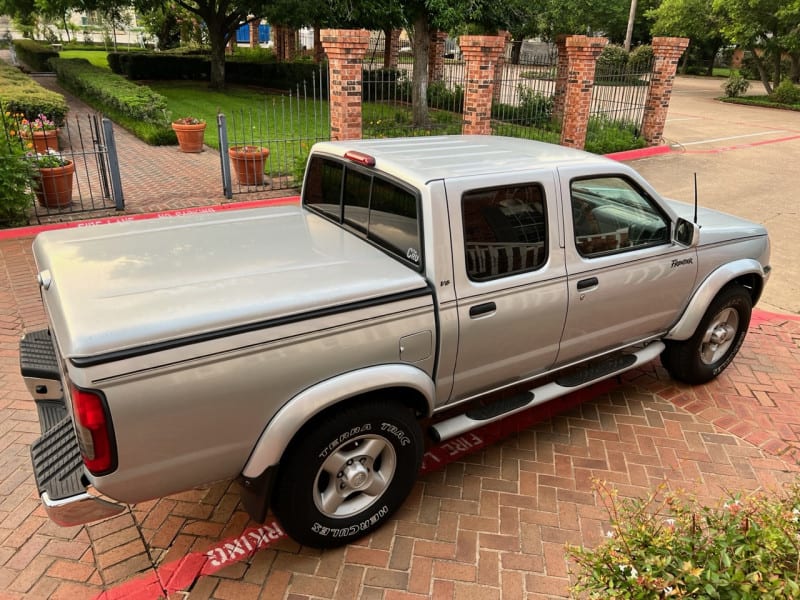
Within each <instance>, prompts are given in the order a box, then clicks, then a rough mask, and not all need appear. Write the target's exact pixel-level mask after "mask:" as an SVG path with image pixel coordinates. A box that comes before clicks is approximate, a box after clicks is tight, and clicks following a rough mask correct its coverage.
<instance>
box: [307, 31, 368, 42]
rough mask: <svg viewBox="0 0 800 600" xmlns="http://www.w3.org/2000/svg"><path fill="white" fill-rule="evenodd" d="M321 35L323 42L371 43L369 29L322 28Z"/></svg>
mask: <svg viewBox="0 0 800 600" xmlns="http://www.w3.org/2000/svg"><path fill="white" fill-rule="evenodd" d="M319 36H320V40H321V41H322V42H323V43H325V42H328V43H337V42H338V43H345V42H346V43H348V44H352V43H357V44H358V43H360V44H367V45H368V44H369V31H367V30H366V29H322V30H320V32H319Z"/></svg>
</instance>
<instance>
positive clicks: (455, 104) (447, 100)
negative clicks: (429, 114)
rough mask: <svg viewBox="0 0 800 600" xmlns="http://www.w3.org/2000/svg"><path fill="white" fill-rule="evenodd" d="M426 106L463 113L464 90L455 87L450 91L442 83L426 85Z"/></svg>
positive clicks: (458, 86)
mask: <svg viewBox="0 0 800 600" xmlns="http://www.w3.org/2000/svg"><path fill="white" fill-rule="evenodd" d="M428 106H430V107H431V108H439V109H442V110H449V111H453V112H464V88H463V87H461V86H460V85H456V86H455V87H454V88H453V89H450V88H449V87H447V84H446V83H444V82H443V81H433V82H431V83H430V84H429V85H428Z"/></svg>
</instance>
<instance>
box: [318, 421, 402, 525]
mask: <svg viewBox="0 0 800 600" xmlns="http://www.w3.org/2000/svg"><path fill="white" fill-rule="evenodd" d="M396 468H397V454H396V453H395V450H394V446H392V444H391V443H389V441H388V440H386V439H385V438H383V437H380V436H375V435H362V436H359V437H357V438H355V439H354V440H352V441H350V442H347V443H346V444H343V445H342V446H340V447H339V448H337V449H336V450H335V451H334V452H333V453H332V454H331V455H330V456H328V458H326V459H325V462H323V463H322V466H321V467H320V468H319V471H317V476H316V477H315V478H314V492H313V494H314V504H315V505H316V507H317V509H318V510H319V511H320V512H321V513H322V514H323V515H325V516H326V517H329V518H334V519H341V518H346V517H350V516H352V515H355V514H358V513H360V512H361V511H362V510H364V509H366V508H367V507H369V506H370V505H372V504H373V503H375V502H376V501H378V499H380V497H381V496H383V493H384V492H385V491H386V490H387V489H388V488H389V485H390V484H391V482H392V478H393V477H394V473H395V470H396Z"/></svg>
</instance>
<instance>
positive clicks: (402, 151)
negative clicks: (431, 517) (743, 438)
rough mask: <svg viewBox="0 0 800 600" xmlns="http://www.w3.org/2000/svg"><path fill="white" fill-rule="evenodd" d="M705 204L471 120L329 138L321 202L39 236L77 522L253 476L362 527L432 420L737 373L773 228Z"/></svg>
mask: <svg viewBox="0 0 800 600" xmlns="http://www.w3.org/2000/svg"><path fill="white" fill-rule="evenodd" d="M695 212H696V208H694V207H692V206H689V205H685V204H680V203H677V202H673V201H669V200H666V199H664V198H662V197H660V196H659V195H658V193H657V192H656V191H655V190H653V189H652V188H651V187H650V186H649V185H648V184H647V182H645V181H644V180H643V179H642V178H641V177H640V176H639V175H638V174H637V173H636V172H635V171H634V170H633V169H631V168H629V167H627V166H625V165H623V164H619V163H616V162H614V161H611V160H608V159H605V158H602V157H598V156H595V155H592V154H588V153H584V152H579V151H575V150H571V149H567V148H563V147H559V146H553V145H548V144H543V143H538V142H531V141H525V140H519V139H508V138H502V137H471V136H463V137H462V136H453V137H438V138H436V137H434V138H416V139H389V140H376V141H348V142H339V143H320V144H317V145H316V146H314V148H313V150H312V153H311V156H310V159H309V163H308V167H307V170H306V176H305V181H304V184H303V191H302V202H301V203H300V205H286V206H277V207H271V208H263V209H255V210H242V211H234V212H225V213H218V214H204V215H196V216H185V217H180V218H174V219H168V220H152V221H140V222H135V223H132V222H128V223H120V224H115V225H108V226H102V227H95V228H78V229H69V230H62V231H53V232H48V233H43V234H41V235H39V236H38V237H37V238H36V240H35V242H34V251H35V257H36V262H37V265H38V270H39V275H38V277H39V283H40V286H41V293H42V299H43V301H44V305H45V308H46V312H47V316H48V319H49V323H50V327H49V329H48V330H43V331H35V332H29V333H28V334H27V335H26V336H25V337H24V338H23V339H22V342H21V350H20V357H21V359H20V360H21V370H22V374H23V376H24V377H25V379H26V381H27V383H28V386H29V389H30V390H31V393H32V395H33V396H34V398H35V399H36V402H37V406H38V408H39V418H40V423H41V428H42V432H43V433H42V437H41V438H40V439H39V440H37V441H36V442H35V443H34V444H33V445H32V448H31V454H32V460H33V465H34V471H35V475H36V481H37V485H38V488H39V492H40V495H41V498H42V501H43V502H44V505H45V507H46V509H47V511H48V513H49V515H50V517H51V518H52V519H53V520H54V521H56V522H57V523H60V524H63V525H74V524H79V523H85V522H89V521H92V520H96V519H100V518H104V517H107V516H109V515H112V514H116V512H117V511H119V510H121V508H122V505H121V504H119V503H129V504H130V503H137V502H141V501H144V500H147V499H151V498H156V497H160V496H165V495H168V494H172V493H174V492H179V491H182V490H186V489H189V488H192V487H195V486H198V485H201V484H205V483H208V482H211V481H215V480H220V479H230V478H238V479H239V480H240V482H241V484H242V501H243V503H244V506H245V507H246V508H247V510H248V512H249V513H250V515H251V516H252V517H253V518H254V519H256V520H258V521H263V520H264V519H265V518H266V515H267V511H268V510H269V509H271V510H272V511H273V512H274V514H275V515H276V516H277V518H278V519H279V521H280V523H281V524H282V526H283V527H284V528H285V530H286V531H287V532H288V533H289V534H290V535H291V536H292V537H293V538H295V539H296V540H297V541H299V542H301V543H303V544H307V545H311V546H317V547H328V546H335V545H339V544H344V543H347V542H349V541H352V540H353V539H355V538H357V537H359V536H362V535H364V534H366V533H368V532H370V531H372V530H373V529H375V528H376V527H379V526H380V525H381V524H382V523H383V522H384V521H385V520H386V519H387V518H388V517H389V515H391V514H392V512H393V511H394V510H395V509H397V508H398V506H399V505H400V504H401V503H402V502H403V500H404V499H405V498H406V496H407V494H408V493H409V491H410V490H411V487H412V485H413V482H414V479H415V477H416V475H417V472H418V470H419V467H420V461H421V457H422V455H423V452H424V449H425V444H426V443H428V442H430V441H431V440H433V441H440V440H445V439H448V438H452V437H454V436H457V435H460V434H462V433H464V432H466V431H469V430H470V429H474V428H476V427H479V426H481V425H484V424H487V423H490V422H492V421H495V420H498V419H502V418H508V417H509V415H512V414H514V413H517V412H519V411H524V410H526V409H528V408H530V407H531V406H534V405H536V404H540V403H543V402H548V401H550V400H552V399H554V398H556V397H558V396H561V395H564V394H568V393H570V392H572V391H574V390H577V389H579V388H582V387H585V386H588V385H591V384H592V383H594V382H597V381H599V380H602V379H605V378H609V377H612V376H615V375H617V374H619V373H621V372H624V371H626V370H629V369H632V368H635V367H636V366H637V365H641V364H642V363H645V362H648V361H651V360H653V359H654V358H656V357H659V356H660V357H661V361H662V363H663V364H664V366H665V367H666V368H667V370H668V371H669V373H670V374H671V375H672V376H673V377H674V378H676V379H679V380H681V381H684V382H688V383H702V382H705V381H708V380H710V379H712V378H713V377H715V376H716V375H718V374H719V373H720V372H721V371H722V370H723V369H724V368H725V367H726V366H727V365H728V364H729V363H730V362H731V360H733V358H734V356H735V355H736V353H737V351H738V349H739V347H740V346H741V344H742V341H743V339H744V336H745V333H746V332H747V327H748V323H749V320H750V312H751V307H752V306H753V304H754V303H755V302H756V301H757V300H758V298H759V296H760V295H761V291H762V289H763V287H764V284H765V282H766V280H767V277H768V275H769V272H770V267H769V248H770V246H769V239H768V237H767V232H766V231H765V229H764V228H763V227H762V226H760V225H757V224H753V223H750V222H747V221H744V220H742V219H739V218H736V217H733V216H729V215H725V214H721V213H718V212H714V211H711V210H704V209H701V210H699V211H697V214H696V216H693V214H694V213H695Z"/></svg>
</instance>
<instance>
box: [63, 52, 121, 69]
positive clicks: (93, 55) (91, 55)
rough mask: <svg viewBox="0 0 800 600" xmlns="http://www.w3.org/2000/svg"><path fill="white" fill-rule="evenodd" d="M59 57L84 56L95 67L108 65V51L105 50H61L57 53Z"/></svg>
mask: <svg viewBox="0 0 800 600" xmlns="http://www.w3.org/2000/svg"><path fill="white" fill-rule="evenodd" d="M58 56H59V58H85V59H86V60H88V61H89V62H90V63H92V64H93V65H94V66H96V67H101V68H103V69H108V68H110V67H109V66H108V59H107V58H106V57H107V56H108V52H106V51H105V50H62V51H61V52H59V53H58Z"/></svg>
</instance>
